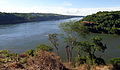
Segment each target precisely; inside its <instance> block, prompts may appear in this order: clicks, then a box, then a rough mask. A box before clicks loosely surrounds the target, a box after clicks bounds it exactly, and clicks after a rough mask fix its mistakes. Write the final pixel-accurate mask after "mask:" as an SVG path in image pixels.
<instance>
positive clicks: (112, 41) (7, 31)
mask: <svg viewBox="0 0 120 70" xmlns="http://www.w3.org/2000/svg"><path fill="white" fill-rule="evenodd" d="M79 19H81V18H71V19H64V20H56V21H42V22H28V23H21V24H14V25H0V49H1V50H10V52H15V53H21V52H24V51H26V50H29V49H35V48H36V46H37V45H39V44H49V41H48V36H47V35H48V34H50V33H61V31H60V28H59V24H60V23H63V22H67V21H69V20H79ZM95 35H100V36H102V37H103V42H104V43H105V44H106V45H107V47H108V49H107V51H106V52H105V54H104V57H105V59H106V60H107V59H109V58H113V57H120V49H119V48H118V47H119V46H120V36H116V35H106V34H92V35H89V37H91V36H95ZM81 40H83V38H81ZM63 51H64V50H63V48H61V49H60V51H59V52H60V53H61V55H62V56H65V53H64V52H63Z"/></svg>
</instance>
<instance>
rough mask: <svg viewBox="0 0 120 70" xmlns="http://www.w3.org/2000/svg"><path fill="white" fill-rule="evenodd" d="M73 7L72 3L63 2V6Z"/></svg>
mask: <svg viewBox="0 0 120 70" xmlns="http://www.w3.org/2000/svg"><path fill="white" fill-rule="evenodd" d="M72 5H73V4H72V3H70V2H67V1H64V2H63V6H72Z"/></svg>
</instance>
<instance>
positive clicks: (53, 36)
mask: <svg viewBox="0 0 120 70" xmlns="http://www.w3.org/2000/svg"><path fill="white" fill-rule="evenodd" d="M57 36H58V34H56V33H54V34H49V35H48V37H49V38H48V39H49V41H50V43H51V44H52V45H53V47H54V48H55V49H56V51H57V54H58V55H59V51H58V45H59V42H58V37H57Z"/></svg>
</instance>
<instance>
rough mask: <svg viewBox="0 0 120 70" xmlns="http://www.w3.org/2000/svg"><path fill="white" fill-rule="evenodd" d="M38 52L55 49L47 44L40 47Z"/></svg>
mask: <svg viewBox="0 0 120 70" xmlns="http://www.w3.org/2000/svg"><path fill="white" fill-rule="evenodd" d="M36 50H43V51H52V50H53V48H52V47H50V46H47V45H45V44H41V45H38V46H37V48H36Z"/></svg>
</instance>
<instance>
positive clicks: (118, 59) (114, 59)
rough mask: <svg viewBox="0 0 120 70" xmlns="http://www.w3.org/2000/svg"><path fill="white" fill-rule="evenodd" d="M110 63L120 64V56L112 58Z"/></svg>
mask: <svg viewBox="0 0 120 70" xmlns="http://www.w3.org/2000/svg"><path fill="white" fill-rule="evenodd" d="M110 63H111V64H113V65H120V58H112V59H110Z"/></svg>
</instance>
